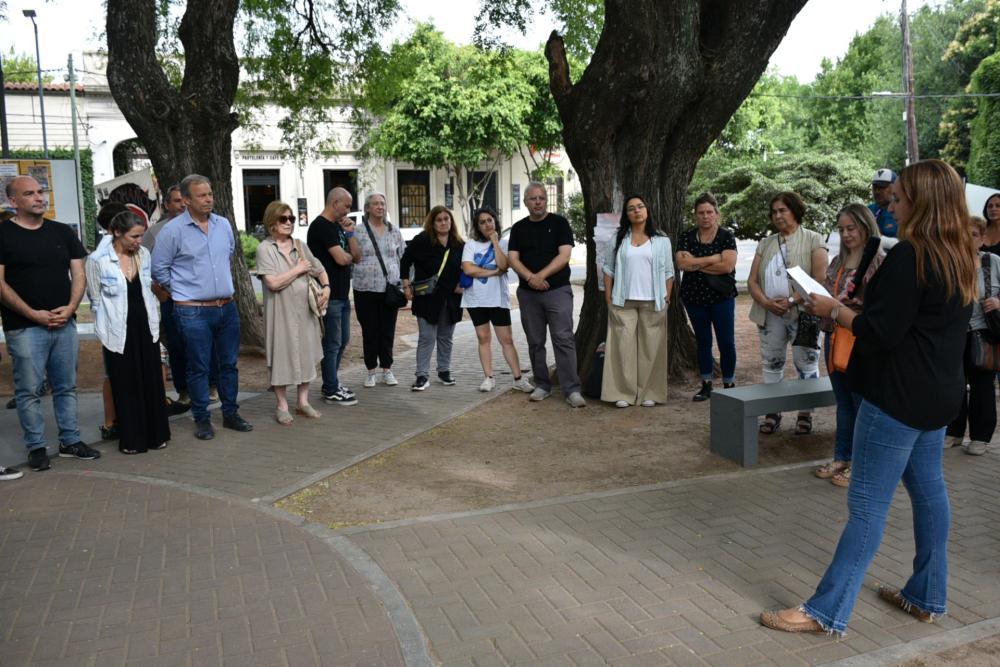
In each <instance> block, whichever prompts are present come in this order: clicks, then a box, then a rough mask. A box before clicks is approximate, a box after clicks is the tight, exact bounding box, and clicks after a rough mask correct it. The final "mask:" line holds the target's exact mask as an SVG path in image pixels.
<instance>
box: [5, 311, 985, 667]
mask: <svg viewBox="0 0 1000 667" xmlns="http://www.w3.org/2000/svg"><path fill="white" fill-rule="evenodd" d="M404 316H409V315H404ZM514 330H515V334H516V340H517V341H518V344H519V347H520V348H521V350H522V365H523V366H524V365H527V364H526V361H527V355H526V354H524V345H523V336H521V335H520V329H519V327H518V326H515V327H514ZM494 347H496V346H494ZM494 351H495V352H496V353H497V355H496V357H497V358H496V359H495V368H496V369H497V370H498V371H499V370H500V369H503V368H505V365H504V364H503V362H502V360H501V359H500V358H499V354H498V352H499V350H497V349H495V350H494ZM412 368H413V352H412V351H409V352H405V353H402V354H400V356H399V359H398V361H397V364H396V371H397V377H398V378H399V380H400V385H399V386H398V387H395V388H388V387H384V386H379V387H377V388H375V389H363V388H362V387H361V381H362V375H363V370H361V369H355V370H353V371H349V372H348V373H346V376H345V379H346V382H347V383H348V384H350V385H351V386H352V387H354V388H355V390H356V392H357V393H358V395H359V398H360V400H361V403H360V405H358V406H356V407H350V408H340V407H337V406H323V408H322V409H323V412H324V418H323V419H321V420H318V421H309V420H304V419H299V420H297V421H296V423H295V425H294V426H292V427H290V428H284V427H280V426H278V425H277V424H276V423H275V422H274V421H273V418H272V410H273V398H272V397H271V396H270V394H263V395H261V396H258V397H256V398H252V399H249V400H246V401H245V402H244V403H243V408H242V411H243V413H244V415H245V416H247V417H248V418H249V419H251V420H252V421H253V422H254V424H255V426H256V428H255V430H254V432H253V433H251V434H236V433H232V432H230V431H226V430H223V429H221V428H218V427H219V426H220V425H219V424H218V421H219V419H218V416H217V415H215V420H216V422H217V423H216V426H217V428H218V431H217V432H218V436H217V438H216V439H215V440H213V441H211V442H207V443H203V442H199V441H196V440H195V439H194V438H193V437H192V436H191V426H190V422H189V420H187V419H186V418H182V419H179V420H177V421H175V422H174V440H173V442H172V443H171V446H170V447H169V448H168V449H167V450H165V451H163V452H151V453H149V454H147V455H144V456H136V457H126V456H122V455H120V454H118V453H117V451H115V449H114V447H113V446H107V445H105V446H103V447H102V448H103V449H104V451H105V456H104V458H102V459H101V460H100V461H96V462H92V463H88V462H80V461H67V460H66V459H56V460H54V468H53V471H52V472H49V473H31V472H30V471H28V472H27V473H26V477H25V479H23V480H20V481H17V482H11V483H3V484H0V503H2V506H3V507H5V508H6V510H7V511H6V512H4V513H3V514H2V515H0V563H2V565H0V568H2V571H3V573H4V577H3V581H2V583H0V628H3V629H4V630H3V631H2V632H0V665H4V666H6V665H8V664H9V665H21V664H30V665H88V666H91V665H105V664H107V665H141V666H142V667H152V666H153V665H185V666H192V667H193V666H194V665H241V666H242V665H267V666H271V665H275V666H279V667H286V666H289V667H290V666H292V665H317V664H324V665H326V664H329V665H354V664H357V665H383V664H384V665H397V664H406V665H428V664H435V663H440V664H446V665H477V666H483V665H531V666H535V665H605V664H612V665H675V664H677V665H688V664H693V665H749V664H762V665H768V664H775V665H819V664H837V663H838V661H840V662H841V664H842V665H844V666H845V667H846V665H847V664H852V665H861V664H864V665H876V664H894V663H895V662H898V661H899V660H902V659H904V658H906V657H912V655H914V654H915V652H916V654H919V653H920V652H923V653H928V652H930V650H929V649H927V650H925V649H924V648H922V647H930V646H933V647H934V649H935V650H940V649H941V648H942V647H944V648H947V647H948V646H949V643H951V644H954V643H955V642H957V641H960V640H961V641H971V640H973V639H975V638H978V637H979V636H982V635H983V633H986V632H991V633H993V634H995V633H996V632H997V631H1000V576H998V575H1000V571H998V570H1000V561H998V559H997V553H998V546H1000V544H998V539H1000V538H998V536H997V533H996V530H995V521H996V517H997V516H998V511H1000V493H998V492H997V490H996V489H997V487H996V483H995V480H996V479H997V478H998V476H1000V461H998V460H997V457H996V455H995V454H992V453H991V455H989V456H986V457H982V458H973V457H969V456H965V455H963V454H962V453H961V452H960V451H959V450H951V451H949V452H947V453H946V469H947V476H948V480H949V484H950V488H951V497H952V507H953V533H952V535H953V539H952V550H951V562H950V602H949V604H950V607H951V614H950V615H949V616H948V617H946V618H944V619H942V620H941V621H940V622H939V623H937V624H934V625H925V624H920V623H917V622H915V621H913V619H911V618H910V617H909V616H907V615H905V614H902V613H900V612H897V611H895V610H892V609H889V608H887V607H885V606H884V605H883V604H882V603H881V602H880V601H878V600H877V599H876V596H875V593H874V589H873V587H874V585H875V583H876V582H886V583H889V584H900V583H901V582H902V577H903V576H905V573H906V572H907V571H908V570H909V567H910V560H911V559H912V551H911V549H912V546H911V545H912V531H911V528H910V517H909V510H908V507H907V505H908V503H907V502H906V500H905V497H904V496H903V495H902V493H901V494H900V497H899V499H898V502H897V506H896V507H895V508H894V509H893V511H892V514H891V516H890V523H889V526H888V528H887V534H886V539H885V542H884V544H883V547H882V549H881V551H880V555H879V556H878V558H877V559H876V561H875V564H874V566H873V567H872V569H871V571H870V576H869V579H868V580H867V581H866V585H865V589H864V591H863V592H862V595H861V597H860V599H859V602H858V605H857V608H856V611H855V616H854V619H853V621H852V623H851V626H850V628H849V634H848V637H847V638H846V639H845V640H842V641H837V640H834V639H829V638H825V637H814V636H791V635H783V634H780V633H774V632H771V631H767V630H764V629H762V628H760V627H759V626H758V624H757V621H756V615H757V613H758V612H759V611H760V609H762V608H765V607H777V606H787V605H791V604H795V603H797V602H800V601H801V600H802V599H803V598H805V597H806V596H807V595H808V594H809V593H810V592H811V590H812V588H813V587H814V586H815V584H816V582H817V581H818V579H819V577H820V575H821V573H822V569H823V568H824V567H825V566H826V564H827V562H828V560H829V558H830V554H831V553H832V551H833V548H834V542H835V540H836V537H837V535H838V534H839V530H840V528H841V525H842V522H843V520H844V518H845V515H846V504H845V495H844V492H843V490H841V489H837V488H836V487H833V486H832V485H830V484H827V483H824V482H821V481H819V480H816V479H814V478H813V477H812V476H811V475H809V472H808V468H806V467H802V466H798V467H791V468H785V469H775V470H760V471H747V472H740V473H735V474H732V475H726V476H721V477H716V478H706V479H701V480H691V481H685V482H677V483H670V484H664V485H658V486H655V487H647V488H642V489H626V490H622V491H618V492H607V493H597V494H588V495H585V496H580V497H573V498H562V499H551V500H547V501H539V502H534V503H527V504H523V505H518V506H510V507H504V508H496V509H493V510H486V511H478V512H471V513H467V514H463V515H450V516H437V517H426V518H424V519H418V520H412V521H403V522H398V523H396V524H383V525H380V526H376V527H368V528H364V527H362V528H354V529H349V530H345V531H341V532H339V533H334V532H331V531H328V530H325V529H323V528H321V527H318V526H314V525H310V524H305V523H302V521H301V520H300V519H297V518H295V517H290V516H288V515H285V514H284V513H282V512H280V511H278V510H275V509H274V508H273V507H272V506H271V503H272V502H273V501H274V500H276V499H277V498H280V497H282V496H283V495H285V494H287V493H289V492H291V491H293V490H295V489H297V488H301V487H302V486H304V485H306V484H308V483H310V482H311V481H313V480H315V479H318V478H322V477H323V476H326V475H328V474H331V473H332V472H335V471H337V470H340V469H342V468H344V467H346V466H348V465H351V464H352V463H353V462H355V461H357V460H360V459H363V458H364V457H366V456H370V455H372V454H374V453H377V452H378V451H381V450H383V449H385V448H387V447H391V446H393V445H395V444H398V443H399V442H402V441H404V440H406V439H407V438H409V437H411V436H412V435H414V434H416V433H419V432H422V431H423V430H426V429H427V428H430V427H432V426H434V425H435V424H437V423H440V422H442V421H445V420H447V419H448V418H450V417H451V416H453V415H456V414H460V413H462V412H465V411H467V410H469V409H471V408H473V407H475V406H477V405H479V404H481V403H482V402H483V401H486V400H489V398H491V397H492V396H495V395H496V394H480V393H479V392H478V391H476V387H477V386H478V383H479V379H480V374H479V371H478V361H477V358H476V348H475V343H474V338H473V336H472V332H471V329H470V328H468V327H466V328H465V329H464V330H463V331H462V333H460V334H459V336H458V337H457V338H456V344H455V362H454V369H455V371H456V372H455V374H456V376H457V377H458V379H459V384H458V385H457V386H456V387H444V386H442V385H440V384H437V383H434V384H433V386H432V388H431V389H430V390H429V391H427V392H424V393H421V394H415V393H412V392H410V391H409V390H408V385H409V383H410V381H411V378H412ZM509 381H510V380H509V377H508V376H501V379H500V383H501V385H502V386H506V384H507V383H508V382H509ZM549 400H558V398H555V397H554V398H552V399H549ZM316 405H317V406H318V405H320V402H319V401H316ZM567 409H568V408H567ZM593 409H600V408H593ZM587 412H588V411H586V410H585V411H581V413H580V414H581V418H585V416H586V414H587ZM5 418H7V419H8V420H9V418H10V413H8V415H3V414H0V433H16V432H17V426H16V422H14V423H13V424H10V423H8V421H4V419H5ZM702 444H703V446H707V443H702ZM694 446H696V445H694ZM88 471H90V472H88ZM977 633H978V634H977ZM906 651H909V653H907V652H906ZM844 661H848V662H844ZM850 661H853V662H850Z"/></svg>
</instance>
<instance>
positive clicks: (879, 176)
mask: <svg viewBox="0 0 1000 667" xmlns="http://www.w3.org/2000/svg"><path fill="white" fill-rule="evenodd" d="M895 182H896V174H895V172H893V171H892V169H879V170H878V171H876V172H875V174H874V175H873V176H872V199H874V200H875V202H874V203H872V204H868V209H869V210H870V211H871V212H872V215H874V216H875V222H877V223H878V228H879V231H881V232H882V236H889V237H891V238H896V233H897V232H898V231H899V225H897V224H896V218H894V217H893V215H892V213H890V212H889V204H890V203H891V202H892V184H893V183H895Z"/></svg>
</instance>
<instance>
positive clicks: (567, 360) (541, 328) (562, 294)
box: [517, 285, 580, 396]
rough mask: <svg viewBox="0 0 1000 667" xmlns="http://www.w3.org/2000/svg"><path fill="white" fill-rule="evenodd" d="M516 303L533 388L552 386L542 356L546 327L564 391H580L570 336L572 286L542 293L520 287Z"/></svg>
mask: <svg viewBox="0 0 1000 667" xmlns="http://www.w3.org/2000/svg"><path fill="white" fill-rule="evenodd" d="M517 303H518V306H519V307H520V310H521V326H522V327H524V336H525V338H527V339H528V355H529V356H530V357H531V373H532V376H533V380H534V383H535V386H536V387H539V388H541V389H545V390H551V389H552V383H551V382H550V381H549V366H548V363H547V362H546V359H545V328H546V327H548V333H549V336H550V337H551V338H552V347H553V351H554V352H555V356H556V375H558V376H559V385H560V386H561V387H562V391H563V394H564V395H565V396H569V395H570V394H572V393H573V392H577V391H580V376H579V375H577V371H576V339H575V338H574V337H573V288H572V287H570V286H569V285H565V286H563V287H557V288H555V289H551V290H547V291H545V292H535V291H534V290H530V289H525V288H523V287H519V288H518V289H517Z"/></svg>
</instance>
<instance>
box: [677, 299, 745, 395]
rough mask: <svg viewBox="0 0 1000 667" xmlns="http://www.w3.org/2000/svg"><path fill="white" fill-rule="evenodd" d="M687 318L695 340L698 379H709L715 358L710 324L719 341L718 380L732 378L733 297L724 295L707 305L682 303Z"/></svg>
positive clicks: (734, 344) (734, 305)
mask: <svg viewBox="0 0 1000 667" xmlns="http://www.w3.org/2000/svg"><path fill="white" fill-rule="evenodd" d="M684 309H685V310H687V314H688V319H690V320H691V326H692V327H693V328H694V335H695V338H696V339H697V341H698V372H699V373H701V379H702V380H705V381H706V382H708V381H711V379H712V372H713V370H714V369H715V362H714V360H713V359H712V328H713V327H714V328H715V339H716V340H717V341H718V342H719V365H720V366H721V367H722V381H723V382H724V383H732V382H735V381H736V325H735V321H736V299H726V300H725V301H720V302H719V303H714V304H712V305H710V306H696V305H692V304H688V303H685V304H684Z"/></svg>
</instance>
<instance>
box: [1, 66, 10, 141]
mask: <svg viewBox="0 0 1000 667" xmlns="http://www.w3.org/2000/svg"><path fill="white" fill-rule="evenodd" d="M0 143H2V150H3V159H5V160H6V159H8V158H9V157H10V139H9V138H8V136H7V88H6V84H5V83H4V79H3V58H0Z"/></svg>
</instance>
